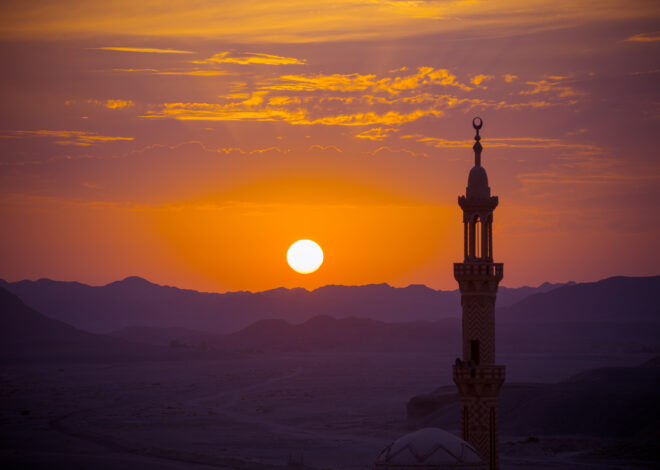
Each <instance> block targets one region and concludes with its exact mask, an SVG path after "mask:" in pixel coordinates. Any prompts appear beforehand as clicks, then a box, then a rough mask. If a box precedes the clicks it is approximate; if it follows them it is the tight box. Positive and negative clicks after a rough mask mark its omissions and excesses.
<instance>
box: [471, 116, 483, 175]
mask: <svg viewBox="0 0 660 470" xmlns="http://www.w3.org/2000/svg"><path fill="white" fill-rule="evenodd" d="M483 125H484V122H483V121H482V120H481V118H480V117H479V116H477V117H475V118H474V119H473V120H472V127H474V129H475V130H476V131H477V135H475V136H474V140H476V141H477V142H476V143H475V144H474V146H472V149H473V150H474V166H481V150H482V148H483V147H482V146H481V143H479V141H480V140H481V136H480V135H479V129H481V126H483Z"/></svg>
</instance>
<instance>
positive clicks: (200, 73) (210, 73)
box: [112, 68, 233, 77]
mask: <svg viewBox="0 0 660 470" xmlns="http://www.w3.org/2000/svg"><path fill="white" fill-rule="evenodd" d="M112 71H113V72H129V73H152V74H155V75H190V76H193V77H219V76H223V75H233V74H232V73H230V72H226V71H224V70H158V69H133V68H116V69H112Z"/></svg>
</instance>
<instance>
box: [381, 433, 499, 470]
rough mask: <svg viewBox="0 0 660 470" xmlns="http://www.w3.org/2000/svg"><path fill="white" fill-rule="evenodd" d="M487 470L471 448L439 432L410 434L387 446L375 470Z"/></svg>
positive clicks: (457, 439)
mask: <svg viewBox="0 0 660 470" xmlns="http://www.w3.org/2000/svg"><path fill="white" fill-rule="evenodd" d="M422 466H423V468H424V469H425V470H432V469H442V470H458V469H460V470H486V464H485V463H484V461H483V460H482V458H481V457H480V456H479V454H477V451H476V450H475V449H474V447H472V446H471V445H470V444H468V443H467V442H465V441H464V440H462V439H459V438H458V437H456V436H454V435H453V434H450V433H448V432H447V431H444V430H442V429H438V428H424V429H420V430H419V431H415V432H412V433H410V434H406V435H405V436H403V437H400V438H399V439H397V440H396V441H394V442H393V443H392V444H390V445H389V446H387V447H386V448H385V449H384V450H383V451H382V452H381V453H380V455H379V456H378V459H376V463H375V464H374V470H387V469H391V470H395V469H396V470H408V469H410V470H412V469H419V468H422Z"/></svg>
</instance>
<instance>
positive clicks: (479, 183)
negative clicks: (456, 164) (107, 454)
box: [465, 165, 490, 199]
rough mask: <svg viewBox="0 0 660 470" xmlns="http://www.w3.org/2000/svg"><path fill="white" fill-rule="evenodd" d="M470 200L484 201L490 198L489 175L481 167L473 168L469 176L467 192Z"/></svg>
mask: <svg viewBox="0 0 660 470" xmlns="http://www.w3.org/2000/svg"><path fill="white" fill-rule="evenodd" d="M465 195H466V196H467V197H468V198H478V199H484V198H489V197H490V188H489V187H488V175H487V174H486V170H485V169H484V167H483V166H481V165H476V166H473V167H472V169H471V170H470V175H469V176H468V185H467V189H466V191H465Z"/></svg>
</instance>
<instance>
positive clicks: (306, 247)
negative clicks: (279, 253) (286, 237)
mask: <svg viewBox="0 0 660 470" xmlns="http://www.w3.org/2000/svg"><path fill="white" fill-rule="evenodd" d="M286 260H287V262H288V263H289V266H291V269H293V270H294V271H296V272H299V273H300V274H309V273H313V272H314V271H316V270H317V269H319V267H320V266H321V264H322V263H323V250H321V247H320V246H319V245H318V243H316V242H314V241H312V240H298V241H297V242H295V243H294V244H293V245H291V246H290V247H289V251H287V253H286Z"/></svg>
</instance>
